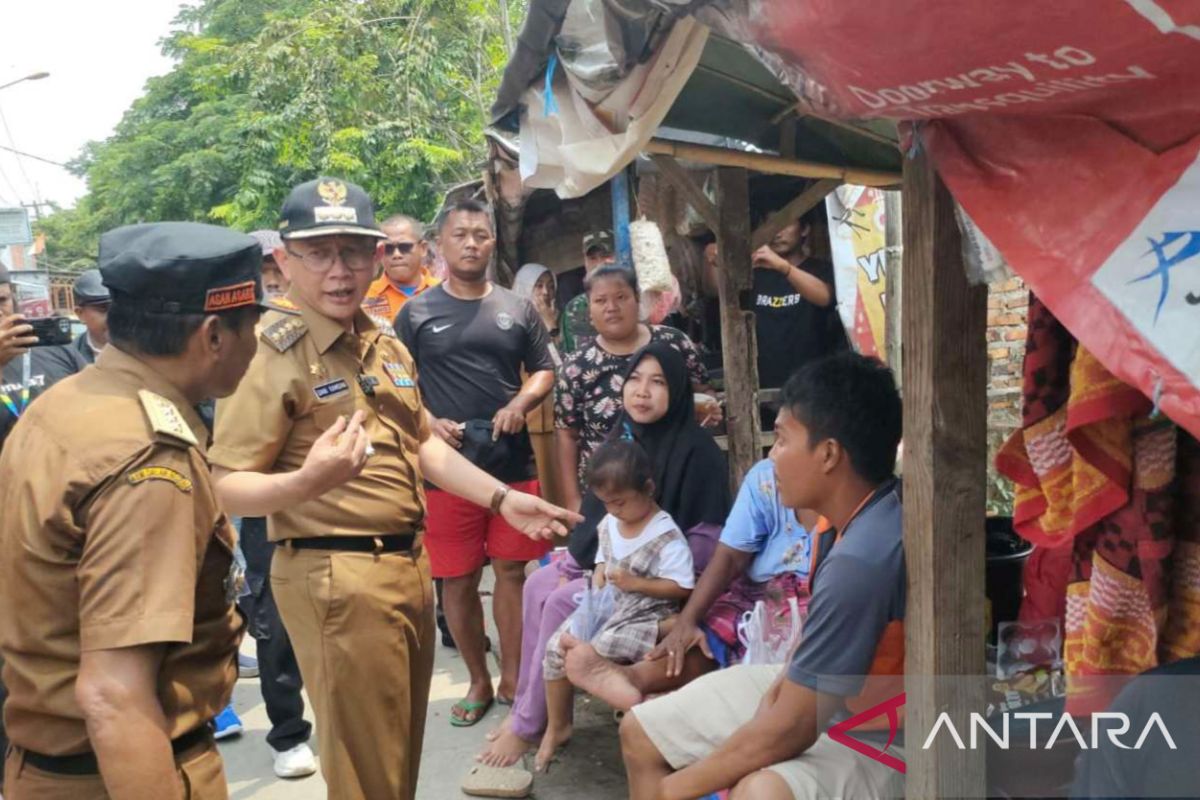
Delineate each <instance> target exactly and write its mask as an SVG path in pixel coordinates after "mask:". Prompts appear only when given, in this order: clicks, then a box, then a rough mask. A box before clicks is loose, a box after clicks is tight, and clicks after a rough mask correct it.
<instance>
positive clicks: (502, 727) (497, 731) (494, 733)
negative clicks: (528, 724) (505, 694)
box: [484, 714, 512, 742]
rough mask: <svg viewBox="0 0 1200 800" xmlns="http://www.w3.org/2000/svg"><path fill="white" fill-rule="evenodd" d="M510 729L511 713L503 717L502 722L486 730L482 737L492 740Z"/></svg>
mask: <svg viewBox="0 0 1200 800" xmlns="http://www.w3.org/2000/svg"><path fill="white" fill-rule="evenodd" d="M510 730H512V714H509V715H508V716H507V717H505V718H504V722H501V723H500V724H499V725H498V726H497V727H495V728H492V729H491V730H490V731H488V732H487V734H486V735H485V736H484V738H485V739H487V740H488V741H489V742H494V741H496V740H497V739H499V738H500V737H501V736H503V735H504V734H506V733H508V732H509V731H510Z"/></svg>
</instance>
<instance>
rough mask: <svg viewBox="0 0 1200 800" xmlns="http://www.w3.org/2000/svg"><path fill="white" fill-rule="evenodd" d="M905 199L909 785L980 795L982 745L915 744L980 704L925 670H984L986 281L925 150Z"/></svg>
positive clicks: (910, 170)
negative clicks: (973, 274)
mask: <svg viewBox="0 0 1200 800" xmlns="http://www.w3.org/2000/svg"><path fill="white" fill-rule="evenodd" d="M903 202H904V220H903V225H904V254H903V258H904V280H903V289H902V291H903V294H904V297H903V308H904V313H903V322H902V324H903V349H904V352H903V362H904V549H905V554H906V558H907V564H908V607H907V613H906V618H905V630H906V632H907V644H906V648H907V649H906V663H905V671H906V680H907V693H908V702H907V706H906V709H905V712H906V715H907V720H908V722H907V725H906V727H907V729H908V730H909V731H910V732H914V733H913V734H912V736H911V738H910V740H909V747H907V748H906V749H905V753H906V756H907V761H908V773H907V778H908V780H907V792H906V794H907V796H908V797H911V798H926V797H983V796H985V795H984V788H985V772H984V766H985V765H984V758H983V751H982V750H979V751H977V752H973V751H959V750H958V749H957V748H956V747H955V746H954V744H953V741H952V739H951V737H948V736H941V737H938V738H937V739H935V742H934V743H933V744H932V745H931V747H930V749H928V750H924V749H922V748H921V743H922V742H923V741H924V738H923V737H924V736H926V735H927V733H928V732H929V731H931V730H932V728H933V725H934V722H935V720H936V718H937V716H938V715H939V714H940V713H941V712H943V711H946V712H949V714H950V715H951V718H952V719H953V720H954V722H955V724H956V726H959V730H965V728H964V727H962V726H964V725H965V724H966V713H967V712H969V711H977V712H980V713H983V711H984V710H985V706H984V696H983V688H984V687H983V683H982V682H981V681H978V680H976V681H966V680H960V681H945V680H936V681H935V680H934V679H933V678H934V677H942V676H953V675H976V676H981V675H983V674H984V663H985V662H984V628H985V620H984V487H985V483H986V481H985V478H986V475H985V472H986V469H985V467H986V458H987V449H986V435H985V434H986V427H987V420H986V412H987V349H986V341H985V330H986V324H987V287H985V286H969V285H968V284H967V280H966V275H965V273H964V271H963V260H962V249H961V242H960V239H959V232H958V226H957V224H956V223H955V219H954V210H953V205H952V200H951V198H950V193H949V192H948V191H947V189H946V187H945V186H944V185H943V184H942V182H941V180H940V179H939V178H938V177H937V175H936V174H935V172H934V170H933V166H932V165H931V164H930V163H929V160H928V158H927V157H926V156H925V155H924V153H920V154H918V155H917V156H916V157H915V158H914V159H911V160H906V161H905V163H904V197H903ZM916 732H920V733H916ZM918 736H919V737H922V738H921V739H917V737H918ZM914 739H917V740H916V741H913V740H914Z"/></svg>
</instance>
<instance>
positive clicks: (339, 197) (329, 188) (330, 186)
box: [317, 180, 349, 206]
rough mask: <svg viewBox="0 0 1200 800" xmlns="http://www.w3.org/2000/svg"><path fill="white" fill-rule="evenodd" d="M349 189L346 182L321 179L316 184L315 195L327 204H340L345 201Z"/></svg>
mask: <svg viewBox="0 0 1200 800" xmlns="http://www.w3.org/2000/svg"><path fill="white" fill-rule="evenodd" d="M347 192H349V190H348V189H347V188H346V184H344V183H342V182H341V181H339V180H327V181H321V182H320V183H318V184H317V195H318V196H320V198H321V199H322V200H324V201H325V203H326V204H327V205H331V206H340V205H341V204H342V203H344V202H346V194H347Z"/></svg>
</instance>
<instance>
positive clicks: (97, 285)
mask: <svg viewBox="0 0 1200 800" xmlns="http://www.w3.org/2000/svg"><path fill="white" fill-rule="evenodd" d="M71 290H72V292H73V293H74V295H75V305H77V306H98V305H107V304H108V303H109V302H110V301H111V300H112V295H110V294H109V293H108V287H106V286H105V285H104V279H103V278H101V277H100V270H98V269H89V270H88V271H87V272H82V273H80V275H79V277H78V278H76V279H75V285H74V286H73V287H72V289H71Z"/></svg>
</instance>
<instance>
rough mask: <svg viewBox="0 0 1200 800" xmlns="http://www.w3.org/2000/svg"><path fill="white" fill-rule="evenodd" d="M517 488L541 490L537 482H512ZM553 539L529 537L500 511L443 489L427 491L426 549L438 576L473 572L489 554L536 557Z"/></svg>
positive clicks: (505, 558)
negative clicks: (544, 539)
mask: <svg viewBox="0 0 1200 800" xmlns="http://www.w3.org/2000/svg"><path fill="white" fill-rule="evenodd" d="M510 485H511V486H512V488H513V489H515V490H517V491H518V492H527V493H529V494H533V495H537V494H540V491H539V486H538V482H537V481H536V480H532V481H521V482H519V483H513V484H510ZM551 545H552V543H551V542H548V541H536V540H534V539H530V538H529V537H528V536H526V535H525V534H523V533H521V532H520V531H519V530H517V529H516V528H514V527H513V526H511V525H509V524H508V523H507V522H505V521H504V518H503V517H501V516H500V515H499V514H492V513H491V511H489V510H488V509H486V508H483V507H482V506H477V505H475V504H474V503H472V502H470V501H469V500H463V499H462V498H461V497H458V496H457V495H453V494H450V493H449V492H444V491H442V490H441V489H427V490H426V492H425V549H426V550H428V551H429V564H430V567H431V569H432V572H433V577H435V578H459V577H462V576H463V575H470V574H471V573H472V572H474V571H475V570H477V569H479V568H480V567H482V566H483V563H484V561H485V560H487V559H488V558H492V559H499V560H501V561H533V560H535V559H539V558H541V557H542V556H544V555H546V553H548V552H550V548H551Z"/></svg>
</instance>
